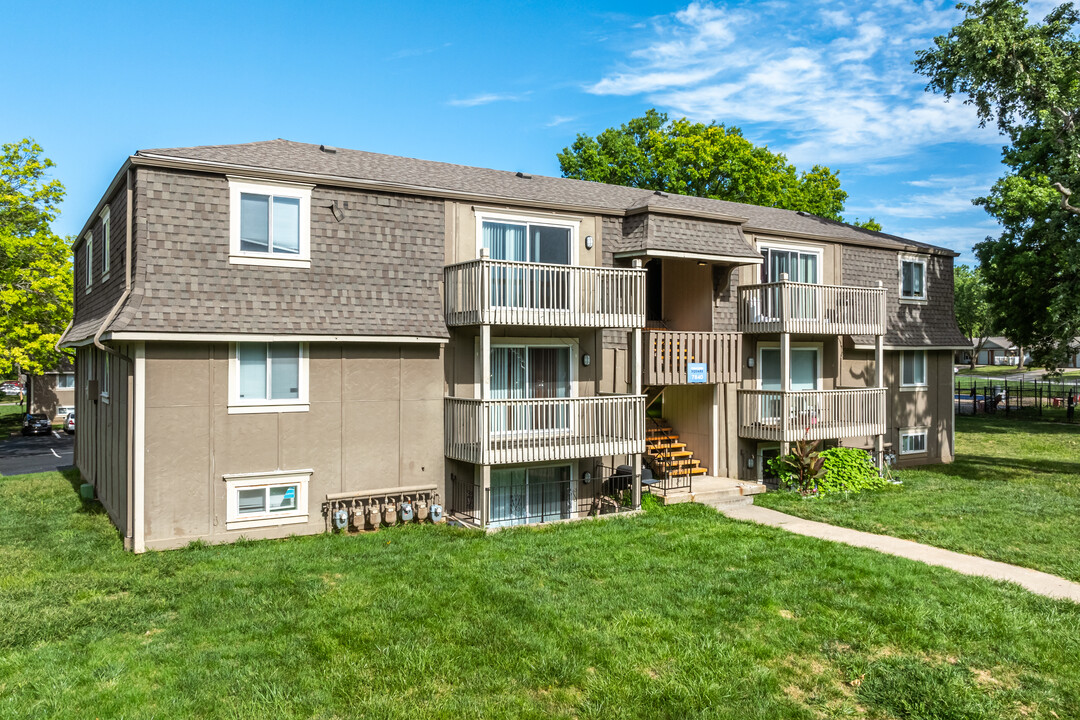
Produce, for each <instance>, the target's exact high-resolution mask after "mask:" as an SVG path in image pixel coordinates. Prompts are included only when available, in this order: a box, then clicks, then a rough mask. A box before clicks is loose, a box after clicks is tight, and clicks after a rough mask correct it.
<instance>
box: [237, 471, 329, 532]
mask: <svg viewBox="0 0 1080 720" xmlns="http://www.w3.org/2000/svg"><path fill="white" fill-rule="evenodd" d="M311 472H312V471H311V470H290V471H285V472H271V473H243V474H238V475H225V476H224V479H225V482H226V484H227V487H228V491H227V492H228V497H227V501H226V505H227V508H226V516H225V528H226V529H227V530H241V529H244V528H251V527H266V526H270V525H290V524H294V523H302V522H307V519H308V499H307V492H308V480H309V479H310V477H311Z"/></svg>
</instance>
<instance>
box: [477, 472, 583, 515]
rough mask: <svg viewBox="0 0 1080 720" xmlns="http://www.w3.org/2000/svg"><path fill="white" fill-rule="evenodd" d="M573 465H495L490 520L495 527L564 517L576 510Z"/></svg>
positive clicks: (492, 474) (492, 476) (492, 478)
mask: <svg viewBox="0 0 1080 720" xmlns="http://www.w3.org/2000/svg"><path fill="white" fill-rule="evenodd" d="M570 477H571V473H570V466H569V465H559V466H555V467H534V468H492V469H491V491H490V495H489V497H490V503H491V506H490V524H491V525H492V526H495V527H499V526H506V525H526V524H529V523H541V522H551V521H552V520H565V519H567V518H569V517H570V516H571V513H572V512H573V500H574V497H573V487H572V485H571V482H570Z"/></svg>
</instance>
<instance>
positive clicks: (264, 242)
mask: <svg viewBox="0 0 1080 720" xmlns="http://www.w3.org/2000/svg"><path fill="white" fill-rule="evenodd" d="M312 187H314V186H312V185H300V184H296V183H276V182H273V183H271V182H265V181H256V180H240V179H237V178H229V196H230V197H229V233H230V246H231V247H230V252H229V262H230V263H232V264H234V265H272V266H278V267H305V268H307V267H311V247H310V244H311V189H312Z"/></svg>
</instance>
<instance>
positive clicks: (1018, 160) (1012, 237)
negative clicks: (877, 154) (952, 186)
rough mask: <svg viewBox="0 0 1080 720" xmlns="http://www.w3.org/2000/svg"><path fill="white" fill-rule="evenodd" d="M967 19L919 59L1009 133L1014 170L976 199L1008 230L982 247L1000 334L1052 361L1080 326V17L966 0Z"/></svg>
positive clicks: (934, 79) (920, 66) (933, 76)
mask: <svg viewBox="0 0 1080 720" xmlns="http://www.w3.org/2000/svg"><path fill="white" fill-rule="evenodd" d="M959 7H960V9H961V10H963V11H964V12H965V14H966V17H965V19H964V20H963V21H962V22H961V23H960V24H959V25H957V26H956V27H954V28H953V29H952V30H951V31H950V32H949V34H948V35H945V36H941V37H938V38H935V40H934V47H933V48H931V49H930V50H926V51H923V52H920V53H919V54H918V59H917V60H916V62H915V66H916V69H917V71H918V72H920V73H922V74H924V75H926V76H927V77H928V78H929V83H928V86H927V89H929V90H932V91H935V92H940V93H942V94H944V95H945V96H946V97H951V96H953V95H961V96H964V97H965V102H967V103H969V104H971V105H973V106H974V107H975V109H976V111H977V113H978V116H979V120H980V122H981V123H982V124H986V123H987V122H994V123H995V124H996V125H997V127H998V129H999V130H1001V132H1002V133H1004V134H1005V135H1006V136H1007V137H1008V138H1009V142H1010V144H1009V146H1008V147H1006V148H1005V151H1004V153H1003V162H1004V164H1005V166H1006V168H1007V169H1008V172H1007V174H1006V175H1005V176H1004V177H1002V178H1001V179H1000V180H998V182H997V183H995V184H994V187H993V188H992V189H991V191H990V194H989V195H988V196H986V197H983V198H977V199H976V201H975V202H976V203H977V204H979V205H982V206H983V207H985V208H986V210H987V212H989V213H990V214H991V215H993V216H994V217H995V218H997V220H998V221H999V222H1000V223H1001V224H1002V226H1003V227H1004V232H1003V233H1002V234H1001V236H1000V237H998V238H988V239H987V240H986V241H985V242H983V243H980V244H979V245H977V246H976V248H975V249H976V253H977V254H978V256H979V260H980V262H981V264H982V274H983V276H984V278H985V280H986V284H987V286H988V293H989V294H988V297H989V300H990V304H991V306H992V309H993V311H994V312H995V314H996V316H997V318H998V327H997V328H996V329H997V330H998V331H1000V332H1001V333H1003V334H1005V335H1007V336H1008V337H1009V338H1010V339H1012V340H1013V341H1014V342H1016V343H1018V344H1019V345H1021V346H1024V347H1027V348H1029V349H1030V350H1031V354H1032V358H1033V360H1034V361H1035V363H1036V364H1038V365H1042V366H1044V367H1054V366H1055V365H1058V364H1060V362H1061V360H1062V359H1063V358H1064V356H1066V355H1067V354H1068V353H1069V352H1070V350H1069V346H1070V344H1072V342H1073V338H1074V337H1076V336H1077V335H1080V303H1078V302H1077V298H1078V297H1080V294H1078V293H1080V244H1078V240H1080V208H1078V207H1077V204H1076V203H1074V202H1073V201H1072V200H1071V196H1072V191H1073V189H1076V188H1078V187H1080V127H1078V125H1080V39H1078V37H1077V32H1076V29H1077V26H1078V24H1080V14H1078V13H1077V11H1076V9H1075V8H1074V7H1073V5H1072V4H1071V3H1065V4H1063V5H1060V6H1058V7H1057V8H1055V9H1054V10H1052V11H1051V12H1050V13H1049V14H1048V15H1047V16H1046V18H1045V19H1044V20H1043V22H1041V23H1039V22H1035V23H1032V22H1029V18H1028V14H1027V9H1026V2H1025V0H980V1H978V2H974V3H971V4H961V5H960V6H959Z"/></svg>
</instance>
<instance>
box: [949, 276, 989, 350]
mask: <svg viewBox="0 0 1080 720" xmlns="http://www.w3.org/2000/svg"><path fill="white" fill-rule="evenodd" d="M953 286H954V298H955V310H956V324H957V325H959V326H960V332H962V333H964V337H968V338H971V339H972V340H973V341H974V342H975V346H974V350H973V351H972V354H971V369H972V370H974V369H975V359H976V358H977V357H978V355H979V353H980V352H982V349H983V346H984V345H986V341H987V339H989V337H990V336H991V335H992V334H993V332H994V312H993V309H992V308H991V306H990V302H989V301H988V300H987V297H986V282H985V280H984V279H983V277H982V273H981V272H980V271H979V269H978V268H975V269H974V270H972V269H971V268H969V267H968V266H967V265H957V266H956V269H955V270H954V271H953Z"/></svg>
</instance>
